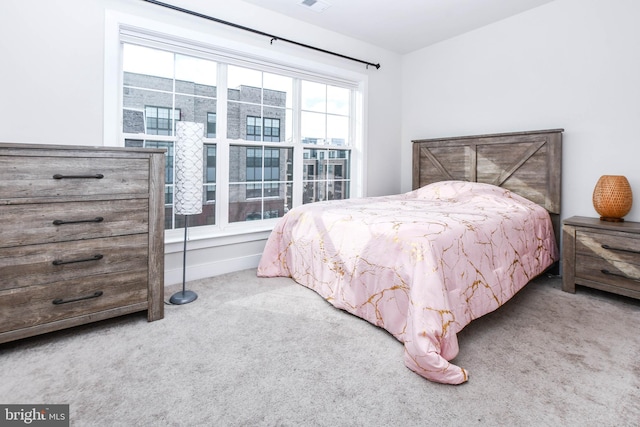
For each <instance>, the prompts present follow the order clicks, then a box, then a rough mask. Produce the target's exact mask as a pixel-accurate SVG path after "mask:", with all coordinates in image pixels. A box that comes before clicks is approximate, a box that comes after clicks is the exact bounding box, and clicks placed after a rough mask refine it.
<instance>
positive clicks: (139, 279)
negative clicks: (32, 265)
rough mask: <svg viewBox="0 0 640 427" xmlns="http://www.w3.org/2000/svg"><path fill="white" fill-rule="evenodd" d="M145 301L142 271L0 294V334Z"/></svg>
mask: <svg viewBox="0 0 640 427" xmlns="http://www.w3.org/2000/svg"><path fill="white" fill-rule="evenodd" d="M146 301H147V272H146V271H134V272H130V271H129V272H120V273H111V274H105V275H100V276H92V277H87V278H79V279H75V280H69V281H66V282H56V283H51V284H47V285H40V286H28V287H24V288H17V289H11V290H5V291H0V333H1V332H5V331H10V330H13V329H21V328H27V327H33V326H36V325H41V324H44V323H50V322H55V321H57V320H61V319H68V318H73V317H76V316H83V315H87V314H91V313H97V312H100V311H104V310H109V309H114V308H117V307H124V306H128V305H134V304H140V303H145V302H146Z"/></svg>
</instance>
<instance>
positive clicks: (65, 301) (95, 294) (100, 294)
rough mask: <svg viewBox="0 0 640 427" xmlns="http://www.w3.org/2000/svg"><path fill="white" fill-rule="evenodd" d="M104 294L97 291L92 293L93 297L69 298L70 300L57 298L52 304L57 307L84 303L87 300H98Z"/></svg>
mask: <svg viewBox="0 0 640 427" xmlns="http://www.w3.org/2000/svg"><path fill="white" fill-rule="evenodd" d="M102 294H103V292H102V291H96V292H94V293H92V294H91V295H85V296H83V297H77V298H69V299H62V298H56V299H54V300H53V301H51V302H52V303H53V304H55V305H60V304H68V303H70V302H76V301H83V300H86V299H92V298H98V297H100V296H102Z"/></svg>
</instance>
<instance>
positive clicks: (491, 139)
mask: <svg viewBox="0 0 640 427" xmlns="http://www.w3.org/2000/svg"><path fill="white" fill-rule="evenodd" d="M563 131H564V129H549V130H539V131H529V132H513V133H501V134H490V135H473V136H456V137H450V138H436V139H418V140H414V141H412V142H413V189H417V188H420V187H423V186H425V185H427V184H430V183H432V182H437V181H445V180H462V181H474V182H484V183H489V184H494V185H497V186H500V187H504V188H507V189H509V190H511V191H513V192H514V193H516V194H519V195H521V196H523V197H526V198H527V199H529V200H531V201H533V202H535V203H538V204H539V205H541V206H543V207H545V208H546V209H547V210H548V211H549V214H550V215H551V220H552V222H553V226H554V229H555V234H556V242H557V243H558V244H560V196H561V194H560V190H561V186H562V132H563Z"/></svg>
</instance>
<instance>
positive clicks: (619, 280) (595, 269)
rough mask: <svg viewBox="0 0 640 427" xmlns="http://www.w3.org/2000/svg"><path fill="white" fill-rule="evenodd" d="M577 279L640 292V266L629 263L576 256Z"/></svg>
mask: <svg viewBox="0 0 640 427" xmlns="http://www.w3.org/2000/svg"><path fill="white" fill-rule="evenodd" d="M575 277H576V279H587V280H591V281H594V282H600V283H606V284H608V285H613V286H619V287H624V288H628V289H636V290H638V291H640V266H639V265H637V264H631V263H628V262H623V261H613V260H607V259H603V258H594V257H590V256H586V255H576V271H575Z"/></svg>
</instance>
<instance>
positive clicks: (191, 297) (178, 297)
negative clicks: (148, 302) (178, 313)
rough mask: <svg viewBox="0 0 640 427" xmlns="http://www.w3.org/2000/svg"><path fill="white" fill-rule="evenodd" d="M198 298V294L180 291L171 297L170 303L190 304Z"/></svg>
mask: <svg viewBox="0 0 640 427" xmlns="http://www.w3.org/2000/svg"><path fill="white" fill-rule="evenodd" d="M196 298H198V294H196V293H195V292H193V291H180V292H176V293H175V294H173V295H172V296H171V298H170V299H169V302H170V303H171V304H178V305H179V304H188V303H190V302H192V301H195V300H196Z"/></svg>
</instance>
